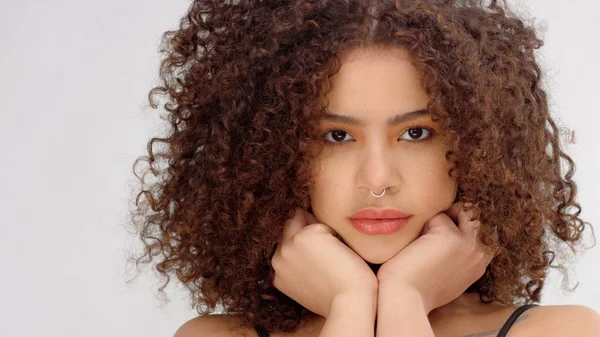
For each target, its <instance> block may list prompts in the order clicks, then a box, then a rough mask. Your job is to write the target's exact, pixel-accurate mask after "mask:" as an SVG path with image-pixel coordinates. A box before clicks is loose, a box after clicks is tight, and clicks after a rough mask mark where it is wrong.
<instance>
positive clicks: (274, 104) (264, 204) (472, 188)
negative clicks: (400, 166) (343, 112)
mask: <svg viewBox="0 0 600 337" xmlns="http://www.w3.org/2000/svg"><path fill="white" fill-rule="evenodd" d="M542 44H543V42H542V40H541V39H540V38H538V37H537V36H536V32H535V29H534V28H533V27H531V26H527V25H526V24H524V22H523V20H522V19H520V18H518V17H517V16H516V15H514V14H512V13H511V12H509V10H508V8H507V6H506V5H505V4H500V3H497V1H495V0H493V1H490V3H489V4H484V3H482V1H475V0H462V1H458V0H457V1H453V0H437V1H434V0H430V1H399V2H398V1H396V2H393V1H383V0H372V1H364V0H311V1H306V0H302V1H297V0H296V1H293V0H269V1H249V0H239V1H238V2H237V3H233V2H231V1H207V0H203V1H194V2H193V4H192V5H191V7H190V8H189V11H188V13H187V16H186V17H184V18H183V19H182V20H181V23H180V26H179V28H178V29H177V30H175V31H168V32H166V33H165V34H164V36H163V41H162V49H161V52H163V53H165V54H166V57H165V58H164V59H163V61H162V63H161V68H160V77H161V79H162V86H159V87H155V88H153V89H152V90H151V91H150V94H149V101H150V104H151V105H152V107H153V108H155V109H156V108H157V104H156V103H155V102H154V100H153V98H154V96H155V95H158V94H161V95H163V96H164V95H167V96H168V98H169V100H168V102H166V103H165V104H164V108H165V110H166V111H167V112H168V114H167V120H168V122H169V124H170V127H171V129H170V131H168V135H166V136H164V137H162V138H158V137H157V138H152V139H151V140H150V141H149V142H148V156H143V157H140V158H138V159H137V160H136V162H135V163H134V166H133V168H134V173H135V171H136V167H137V165H138V164H140V163H142V162H146V163H147V164H148V166H147V167H145V169H144V171H143V172H144V173H143V174H142V175H141V176H140V175H138V174H137V173H136V176H137V177H138V178H139V180H140V183H141V191H140V192H139V193H138V194H137V198H136V206H137V208H136V209H135V211H134V212H133V213H134V214H133V217H132V219H133V223H134V225H135V226H136V228H137V230H139V235H140V238H141V239H142V242H143V244H144V246H145V249H144V254H143V256H141V257H139V258H138V259H137V260H136V266H137V265H138V264H139V262H140V261H141V260H142V259H143V258H144V257H148V259H147V260H146V261H143V262H146V263H149V262H151V261H152V259H153V257H156V256H158V255H161V259H160V261H157V264H156V266H155V268H156V270H157V271H158V272H159V273H160V274H161V275H162V276H164V277H166V278H167V280H166V283H165V284H164V285H163V286H162V287H161V288H160V291H163V289H164V288H165V286H166V285H167V284H168V283H169V280H170V277H169V274H172V273H174V275H175V276H176V277H177V279H179V280H180V281H181V282H182V283H183V284H184V285H185V286H186V287H187V288H188V289H189V290H190V292H191V295H192V302H193V304H194V306H195V307H196V309H197V311H198V313H200V314H207V313H210V312H212V311H213V310H214V309H215V306H216V305H218V304H220V305H222V306H223V309H224V310H225V312H226V313H230V314H242V315H243V316H244V318H245V322H246V323H248V324H261V325H263V326H264V327H265V328H267V329H268V330H284V331H291V330H293V329H295V328H296V327H297V326H298V324H299V323H300V321H301V319H302V317H303V315H304V314H306V309H305V308H303V307H301V306H300V305H299V304H298V303H296V302H295V301H293V300H292V299H290V298H288V297H287V296H285V295H284V294H282V293H281V292H279V291H278V290H277V289H275V288H274V287H273V285H272V283H271V281H272V279H273V270H272V268H271V265H270V259H271V257H272V254H273V252H274V251H275V248H276V245H277V243H278V241H279V239H280V237H281V234H282V229H283V224H284V223H285V221H286V220H287V219H290V218H291V217H292V216H293V214H294V209H295V208H296V207H304V208H307V207H308V206H309V204H310V200H309V194H308V186H309V184H310V179H311V177H310V163H311V160H312V159H313V158H314V155H315V152H314V151H312V149H313V148H314V147H312V146H311V144H315V141H316V140H318V138H319V135H318V134H317V130H318V128H317V125H318V118H319V113H320V112H322V111H323V110H322V109H323V106H322V105H321V101H320V100H319V98H321V97H323V96H324V95H325V93H327V92H328V90H329V89H330V87H331V82H330V78H331V76H333V75H334V74H336V72H338V71H339V69H340V66H341V60H342V59H341V55H342V54H343V53H346V52H348V51H351V50H353V49H356V48H374V49H377V48H392V47H397V48H405V49H406V50H408V51H409V53H410V55H411V56H412V58H413V62H414V65H415V67H416V68H417V69H418V70H419V72H420V74H421V75H422V83H423V87H424V89H425V90H426V92H427V94H428V95H429V97H430V99H431V101H430V103H429V105H428V106H429V108H430V110H431V113H432V115H433V116H434V118H439V119H440V120H441V121H442V122H443V125H444V127H445V129H446V130H449V131H448V132H449V136H451V139H452V140H453V142H454V144H456V147H455V150H453V151H449V152H448V153H447V156H446V157H447V159H448V160H449V161H451V162H452V163H453V168H452V169H451V170H450V171H449V174H450V175H451V176H452V177H453V178H454V179H456V181H457V183H458V186H459V187H460V195H459V196H458V198H459V199H460V200H461V201H464V202H471V203H473V204H474V207H475V208H476V209H477V217H478V218H479V219H480V220H481V222H482V224H483V225H484V226H483V227H482V229H481V234H480V235H481V236H480V238H481V240H482V241H483V242H484V243H486V244H488V245H490V246H494V247H495V248H496V249H497V255H496V257H495V259H494V260H493V261H492V263H491V264H490V265H489V266H488V268H487V271H486V272H485V275H484V276H483V277H481V278H480V279H479V280H478V281H477V282H476V283H474V284H473V285H472V286H471V287H470V288H469V289H468V290H467V291H468V292H478V293H479V294H480V297H481V299H482V300H483V301H485V302H491V301H497V302H500V303H504V304H517V302H521V303H523V302H525V303H527V302H539V301H540V291H541V290H542V287H543V286H544V282H545V278H546V276H547V273H548V271H549V270H548V268H549V267H555V266H551V264H552V262H553V260H554V258H555V252H558V250H557V248H553V247H552V245H551V243H552V242H555V243H557V244H566V245H567V246H568V247H569V248H570V249H571V251H572V252H573V253H575V252H576V250H575V248H576V247H577V246H578V245H579V244H580V243H581V239H582V233H583V231H584V228H585V224H587V223H586V222H583V221H582V220H581V219H580V218H579V214H580V212H581V209H580V206H579V204H578V203H577V202H576V201H575V196H576V184H575V183H574V182H573V180H572V179H571V178H572V176H573V174H574V172H575V165H574V163H573V161H572V159H571V158H570V157H569V156H568V155H567V154H566V153H565V152H563V151H562V149H561V148H562V145H561V143H560V134H559V128H558V127H557V125H556V123H555V121H554V120H553V118H552V117H551V116H550V114H549V110H548V103H547V97H546V93H545V91H544V90H543V89H542V88H541V79H542V72H541V69H540V67H539V65H538V64H537V62H536V58H535V55H534V52H535V50H536V49H538V48H540V47H541V46H542ZM157 145H162V148H161V149H155V146H157ZM561 161H563V162H564V163H566V166H567V168H568V172H566V173H565V174H563V173H562V172H561ZM161 163H163V164H165V165H162V166H161V165H160V164H161ZM148 174H151V175H152V176H154V177H156V178H157V179H156V180H155V181H153V182H147V181H146V176H147V175H148ZM569 211H572V212H569ZM491 238H494V240H492V239H491ZM561 267H562V265H561ZM562 269H564V268H562Z"/></svg>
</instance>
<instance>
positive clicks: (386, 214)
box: [348, 207, 412, 220]
mask: <svg viewBox="0 0 600 337" xmlns="http://www.w3.org/2000/svg"><path fill="white" fill-rule="evenodd" d="M411 216H412V214H408V213H404V212H401V211H399V210H397V209H394V208H372V207H371V208H365V209H362V210H360V211H358V212H356V213H354V214H352V215H351V216H350V217H348V218H349V219H350V220H359V219H360V220H366V219H370V220H392V219H408V218H410V217H411Z"/></svg>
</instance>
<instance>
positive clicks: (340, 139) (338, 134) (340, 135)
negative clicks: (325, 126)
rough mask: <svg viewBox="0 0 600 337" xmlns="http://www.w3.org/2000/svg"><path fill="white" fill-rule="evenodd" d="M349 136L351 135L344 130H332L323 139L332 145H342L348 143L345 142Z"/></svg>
mask: <svg viewBox="0 0 600 337" xmlns="http://www.w3.org/2000/svg"><path fill="white" fill-rule="evenodd" d="M349 135H350V134H349V133H348V132H346V131H344V130H330V131H328V132H326V133H325V134H324V135H323V137H324V138H325V140H326V141H327V142H329V143H331V144H332V145H340V144H341V143H345V142H346V141H344V139H345V138H346V136H349Z"/></svg>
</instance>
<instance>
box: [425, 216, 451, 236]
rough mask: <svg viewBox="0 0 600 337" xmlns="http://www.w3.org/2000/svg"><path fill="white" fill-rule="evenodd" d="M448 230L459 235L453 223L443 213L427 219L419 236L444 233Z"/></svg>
mask: <svg viewBox="0 0 600 337" xmlns="http://www.w3.org/2000/svg"><path fill="white" fill-rule="evenodd" d="M445 230H450V231H453V232H456V233H459V230H458V228H457V227H456V224H455V223H454V221H453V220H452V219H451V218H450V217H449V216H448V214H446V213H444V212H440V213H438V214H436V215H434V216H433V217H432V218H431V219H429V220H428V221H427V222H426V223H425V225H424V226H423V230H422V231H421V235H425V234H427V233H429V232H431V231H445Z"/></svg>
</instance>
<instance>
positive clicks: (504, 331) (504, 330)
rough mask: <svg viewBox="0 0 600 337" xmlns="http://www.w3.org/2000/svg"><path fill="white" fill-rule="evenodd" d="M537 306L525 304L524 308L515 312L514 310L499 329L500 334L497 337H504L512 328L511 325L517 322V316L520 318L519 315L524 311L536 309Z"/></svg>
mask: <svg viewBox="0 0 600 337" xmlns="http://www.w3.org/2000/svg"><path fill="white" fill-rule="evenodd" d="M538 306H539V305H537V304H526V305H524V306H521V307H519V308H518V309H517V310H515V311H514V312H513V313H512V315H510V317H509V318H508V320H506V323H504V325H503V326H502V328H501V329H500V332H499V333H498V336H497V337H506V334H507V333H508V330H509V329H510V328H511V327H512V325H513V324H515V322H516V321H517V318H519V316H521V314H522V313H523V312H524V311H525V310H527V309H530V308H533V307H538Z"/></svg>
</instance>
